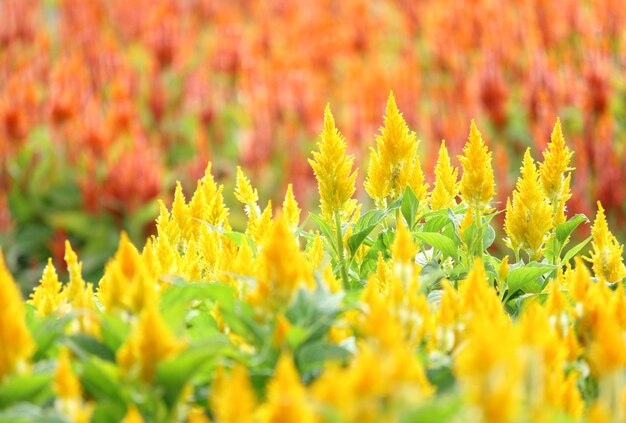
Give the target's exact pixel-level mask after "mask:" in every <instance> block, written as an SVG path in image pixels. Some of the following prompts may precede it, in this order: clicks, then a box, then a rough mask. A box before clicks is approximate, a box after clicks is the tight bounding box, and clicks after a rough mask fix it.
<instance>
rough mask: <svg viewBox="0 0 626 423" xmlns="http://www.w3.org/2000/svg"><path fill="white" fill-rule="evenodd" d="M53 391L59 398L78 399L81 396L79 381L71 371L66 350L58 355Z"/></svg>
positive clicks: (62, 350)
mask: <svg viewBox="0 0 626 423" xmlns="http://www.w3.org/2000/svg"><path fill="white" fill-rule="evenodd" d="M54 391H55V392H56V394H57V395H58V396H59V397H61V398H80V397H81V396H82V395H83V390H82V388H81V386H80V381H79V380H78V378H77V377H76V375H75V374H74V372H73V371H72V366H71V363H70V352H69V351H68V350H67V348H62V349H61V352H60V353H59V358H58V362H57V370H56V373H55V375H54Z"/></svg>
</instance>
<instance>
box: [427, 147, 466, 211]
mask: <svg viewBox="0 0 626 423" xmlns="http://www.w3.org/2000/svg"><path fill="white" fill-rule="evenodd" d="M458 176H459V170H458V169H457V168H455V167H453V166H452V165H451V164H450V156H449V155H448V149H447V148H446V142H445V141H441V147H439V156H438V157H437V164H436V165H435V185H434V188H433V191H432V193H431V194H430V208H431V210H440V209H445V208H454V207H455V206H456V196H457V195H458V193H459V183H458Z"/></svg>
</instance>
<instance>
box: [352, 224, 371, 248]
mask: <svg viewBox="0 0 626 423" xmlns="http://www.w3.org/2000/svg"><path fill="white" fill-rule="evenodd" d="M375 228H376V225H371V226H368V227H366V228H365V229H363V230H362V231H359V232H357V233H355V234H354V235H352V236H351V237H350V238H348V248H349V249H350V254H351V255H354V254H355V253H356V251H357V250H358V249H359V247H360V246H361V244H363V241H365V239H366V238H367V236H368V235H369V234H370V233H371V232H372V231H373V230H374V229H375Z"/></svg>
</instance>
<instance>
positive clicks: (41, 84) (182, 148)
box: [0, 0, 626, 289]
mask: <svg viewBox="0 0 626 423" xmlns="http://www.w3.org/2000/svg"><path fill="white" fill-rule="evenodd" d="M624 9H625V8H624V4H623V1H622V0H598V1H584V0H552V1H544V0H511V1H502V0H473V1H458V0H378V1H370V0H343V1H340V2H337V1H326V0H318V1H314V2H303V1H296V0H275V1H273V0H268V1H252V0H250V1H245V0H239V1H236V0H132V1H129V0H2V1H0V243H1V245H2V248H3V250H4V254H5V255H6V257H7V261H8V263H9V266H10V268H11V270H12V271H13V272H14V274H15V275H16V276H17V278H18V280H20V281H21V282H22V284H23V286H24V288H25V289H28V288H29V287H30V286H32V285H34V284H35V283H36V282H37V280H38V279H39V275H40V273H41V269H42V266H43V264H45V262H46V260H47V257H48V256H52V257H53V258H54V260H55V262H56V263H57V265H58V266H57V268H58V269H63V268H64V265H63V264H62V263H63V261H62V257H63V251H64V250H63V243H64V241H65V239H70V240H71V242H72V245H73V246H74V248H75V249H76V250H77V251H78V253H79V257H81V259H82V260H83V261H84V272H85V276H86V279H88V280H92V281H94V282H97V280H98V278H99V275H100V272H101V269H102V266H103V264H104V262H105V260H106V259H107V258H108V257H110V256H111V254H112V252H113V251H114V250H115V248H116V246H117V241H118V236H119V231H120V230H126V231H127V232H128V233H129V235H130V236H131V238H132V239H133V240H134V241H135V243H137V244H138V245H140V246H141V245H143V239H144V237H145V236H146V235H148V234H150V233H151V231H152V230H153V227H152V221H153V219H154V217H155V216H156V213H157V204H156V199H157V198H163V199H165V201H166V202H168V201H170V200H171V198H172V194H173V188H174V184H175V181H176V180H181V182H182V183H183V186H184V188H185V191H186V193H190V192H191V191H192V190H193V189H194V188H195V183H196V179H198V178H199V177H201V176H202V175H203V173H204V168H205V166H206V164H207V162H208V161H209V160H210V161H212V162H213V169H214V173H215V174H216V177H217V179H218V180H219V181H220V182H222V183H224V184H226V190H225V192H226V200H227V202H229V203H230V205H231V206H235V202H234V196H233V195H232V193H231V191H229V189H230V187H232V186H233V184H234V180H235V171H236V165H237V164H241V165H242V166H243V167H244V169H245V172H246V173H247V174H248V175H249V176H250V177H251V180H252V183H253V184H254V185H255V186H256V187H258V188H259V192H260V193H261V200H262V202H263V203H264V202H265V201H267V200H268V199H274V200H275V202H274V204H276V201H280V199H282V196H283V195H284V190H285V188H286V184H287V183H288V182H293V184H294V188H295V193H296V197H297V199H298V201H299V202H300V203H301V206H303V208H305V209H309V210H312V209H314V208H316V207H317V204H316V202H315V201H314V198H315V194H316V184H315V179H314V178H313V175H312V172H311V170H310V168H309V166H308V164H307V162H306V158H307V157H308V156H309V154H310V151H311V149H312V148H314V146H315V142H316V141H317V137H318V134H319V132H320V131H321V126H322V117H323V110H324V106H325V104H326V103H327V102H330V104H331V107H332V110H333V113H334V115H335V120H336V122H337V126H338V128H339V129H340V130H341V131H342V132H343V134H344V135H345V136H346V139H347V141H348V143H349V149H350V152H351V153H353V154H355V155H356V157H357V163H358V166H359V167H360V168H361V169H362V170H361V176H362V175H363V174H364V171H365V169H366V168H367V154H368V148H369V147H370V146H372V145H373V142H374V135H375V133H376V132H377V131H378V128H379V127H380V126H381V125H382V123H383V121H382V116H383V113H384V108H385V101H386V98H387V95H388V93H389V90H393V91H394V94H395V97H396V100H397V103H398V106H399V108H400V110H401V111H402V112H403V113H404V117H405V119H406V120H407V122H408V124H409V126H410V128H411V129H412V130H414V131H416V133H417V135H418V138H419V139H421V144H420V151H421V153H422V164H423V167H424V169H425V171H426V173H427V175H428V177H429V178H430V179H431V180H432V168H433V167H434V164H435V160H436V157H437V154H436V153H437V150H438V147H439V143H440V141H441V140H442V139H445V140H446V142H447V145H448V147H449V148H450V150H451V154H453V155H456V154H458V153H459V152H460V150H461V148H462V146H463V144H464V142H465V140H466V139H467V135H468V133H469V124H470V120H471V119H472V118H474V119H475V120H476V122H477V125H478V127H479V129H480V130H481V131H482V132H483V137H484V138H485V140H486V142H487V143H488V144H489V145H490V148H491V149H492V150H493V152H494V166H495V168H496V173H497V192H498V201H500V203H499V207H500V208H502V207H503V204H504V201H505V200H506V196H507V195H509V194H510V192H511V190H512V188H513V185H514V182H515V180H516V178H517V176H518V174H519V165H520V163H521V156H522V153H523V151H524V150H525V149H526V147H529V146H530V147H531V148H532V153H533V156H534V158H535V159H539V158H540V157H541V155H540V154H541V151H542V150H543V148H544V147H545V145H546V144H547V142H548V141H549V137H550V132H551V130H552V127H553V125H554V123H555V120H556V117H557V116H559V117H560V118H561V121H562V123H563V130H564V134H565V137H566V141H567V143H568V144H569V146H570V148H573V149H574V150H575V156H574V166H575V167H576V171H575V172H574V176H573V183H572V187H573V191H574V196H573V198H572V200H570V202H569V211H570V214H572V213H574V212H583V213H586V214H587V215H588V216H591V215H593V213H594V212H595V199H598V200H600V201H602V203H603V204H604V206H605V208H607V209H608V214H609V218H610V220H611V224H612V225H613V229H615V232H616V233H617V234H618V238H619V239H620V240H621V241H622V242H623V240H624V237H623V236H624V234H625V233H626V230H625V229H624V228H625V225H624V218H625V217H626V184H625V182H624V181H625V180H626V153H625V146H626V72H625V70H626V69H625V66H624V60H625V59H626V25H625V23H626V22H625V19H626V16H625V13H624ZM455 164H457V165H458V161H456V159H455ZM359 196H360V198H361V199H362V200H363V201H366V202H367V201H368V200H367V198H366V197H367V196H366V195H364V193H363V192H362V191H361V192H359ZM235 208H236V207H233V208H232V209H231V219H232V221H233V225H234V226H235V227H237V225H238V224H241V225H243V216H242V212H241V211H240V210H239V209H238V208H237V209H235ZM241 225H240V226H241Z"/></svg>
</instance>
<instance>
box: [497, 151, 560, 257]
mask: <svg viewBox="0 0 626 423" xmlns="http://www.w3.org/2000/svg"><path fill="white" fill-rule="evenodd" d="M551 227H552V219H551V211H550V206H549V205H548V204H547V203H546V201H545V200H544V196H543V192H542V190H541V186H540V184H539V175H538V173H537V168H536V167H535V164H534V162H533V159H532V157H531V156H530V149H527V150H526V154H524V164H523V166H522V175H521V176H520V178H519V179H518V180H517V186H516V188H515V192H514V193H513V204H511V201H510V199H509V201H507V205H506V217H505V220H504V230H505V231H506V234H507V236H508V240H507V245H509V247H510V248H511V249H513V250H514V251H516V252H517V251H519V250H520V249H525V250H527V251H528V254H529V256H530V257H531V259H533V260H537V259H539V257H540V256H541V252H542V246H543V242H544V240H545V237H546V234H547V233H548V231H549V230H550V228H551Z"/></svg>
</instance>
